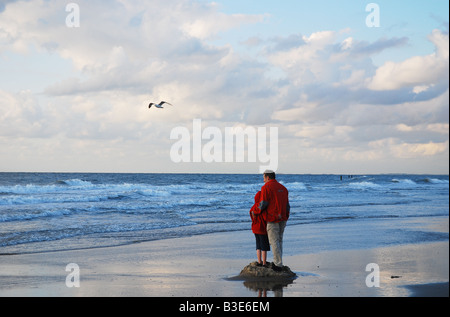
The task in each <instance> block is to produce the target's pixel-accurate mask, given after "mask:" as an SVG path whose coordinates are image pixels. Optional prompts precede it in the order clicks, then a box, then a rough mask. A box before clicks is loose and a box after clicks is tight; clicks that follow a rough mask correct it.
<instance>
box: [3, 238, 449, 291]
mask: <svg viewBox="0 0 450 317" xmlns="http://www.w3.org/2000/svg"><path fill="white" fill-rule="evenodd" d="M287 238H289V236H287ZM253 239H254V238H253V236H252V234H251V231H235V232H223V233H212V234H205V235H201V236H190V237H185V238H173V239H166V240H156V241H148V242H141V243H136V244H131V245H125V246H117V247H108V248H94V249H83V250H72V251H57V252H51V253H36V254H20V255H3V256H0V267H1V268H2V270H1V273H0V296H2V297H16V296H21V297H79V296H81V297H84V296H93V297H97V296H106V297H110V296H111V297H113V296H114V297H115V296H124V297H128V296H133V297H257V296H264V295H267V296H268V297H281V296H284V297H311V296H313V297H316V296H319V297H341V296H345V297H384V296H394V297H409V296H428V295H429V296H448V281H449V277H448V275H449V273H448V272H449V242H448V241H441V242H431V243H418V244H406V245H395V246H387V247H376V248H368V249H356V250H333V251H321V252H318V253H312V254H288V255H285V256H284V258H283V262H284V265H287V266H289V267H290V268H291V270H292V271H294V272H295V273H296V274H297V275H298V277H297V279H295V280H293V281H292V283H288V284H286V285H279V284H276V283H275V284H264V283H259V282H255V283H251V282H248V281H247V282H245V281H244V282H243V281H233V280H230V278H231V277H233V276H236V275H238V274H239V273H240V271H241V270H242V268H243V267H244V266H246V265H247V264H249V263H250V262H253V261H254V260H255V257H256V255H255V250H254V241H253ZM286 247H289V243H286ZM286 251H287V250H286ZM271 257H272V254H271V252H270V253H269V255H268V260H269V261H271ZM71 263H75V264H77V265H78V267H79V277H80V287H68V286H67V285H66V281H67V279H69V282H70V281H71V280H70V275H71V274H72V273H73V271H71V270H70V269H67V271H66V267H67V265H68V264H71ZM369 263H375V264H377V265H378V266H379V281H380V285H379V287H368V286H367V285H366V278H367V277H368V275H369V274H371V273H372V272H370V271H366V266H367V264H369ZM393 277H395V278H393ZM69 284H70V283H69ZM445 294H447V295H445Z"/></svg>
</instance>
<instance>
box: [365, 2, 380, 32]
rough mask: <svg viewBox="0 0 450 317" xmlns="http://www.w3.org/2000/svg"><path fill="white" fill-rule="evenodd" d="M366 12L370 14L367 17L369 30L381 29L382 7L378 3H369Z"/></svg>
mask: <svg viewBox="0 0 450 317" xmlns="http://www.w3.org/2000/svg"><path fill="white" fill-rule="evenodd" d="M366 12H370V14H369V15H368V16H367V17H366V26H367V27H368V28H373V27H375V28H379V27H380V6H379V5H378V4H377V3H369V4H368V5H367V6H366Z"/></svg>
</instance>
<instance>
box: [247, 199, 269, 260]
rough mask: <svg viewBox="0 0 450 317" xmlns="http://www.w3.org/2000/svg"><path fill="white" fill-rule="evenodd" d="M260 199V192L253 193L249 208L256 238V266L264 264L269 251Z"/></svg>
mask: <svg viewBox="0 0 450 317" xmlns="http://www.w3.org/2000/svg"><path fill="white" fill-rule="evenodd" d="M260 199H261V192H260V191H259V192H257V193H256V195H255V204H254V205H253V206H252V208H251V209H250V217H251V218H252V232H253V233H254V234H255V239H256V257H257V258H258V264H257V265H258V266H266V265H267V263H266V261H267V251H270V244H269V238H268V236H267V230H266V225H267V223H266V221H265V220H264V217H263V215H262V214H261V210H260V209H259V202H260Z"/></svg>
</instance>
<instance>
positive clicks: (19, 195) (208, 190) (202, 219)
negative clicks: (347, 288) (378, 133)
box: [0, 173, 449, 255]
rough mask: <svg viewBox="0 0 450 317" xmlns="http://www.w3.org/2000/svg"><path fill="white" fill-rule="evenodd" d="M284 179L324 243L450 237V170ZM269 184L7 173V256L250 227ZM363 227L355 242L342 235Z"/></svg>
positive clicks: (299, 223)
mask: <svg viewBox="0 0 450 317" xmlns="http://www.w3.org/2000/svg"><path fill="white" fill-rule="evenodd" d="M277 180H278V181H280V182H281V183H282V184H284V185H285V186H286V187H287V189H288V190H289V199H290V204H291V216H290V219H289V221H288V227H287V229H286V230H287V231H289V230H298V231H299V232H305V233H308V234H309V236H308V237H307V236H306V235H305V239H310V242H312V241H314V243H309V245H310V246H314V248H316V249H317V248H322V249H324V250H325V249H343V248H344V249H345V248H365V247H368V245H367V244H368V241H369V240H368V239H367V235H368V236H370V244H371V245H370V246H375V247H376V246H387V245H395V244H406V243H421V242H424V243H425V242H433V241H448V239H449V236H448V216H449V177H448V175H342V176H341V175H281V174H280V175H277ZM262 185H263V179H262V175H243V174H238V175H231V174H226V175H222V174H96V173H88V174H83V173H0V254H3V255H6V254H24V253H38V252H49V251H56V250H74V249H84V248H98V247H109V246H117V245H126V244H132V243H138V242H143V241H152V240H161V239H168V238H176V237H186V236H194V235H202V234H206V233H214V232H232V231H240V230H249V231H250V230H251V229H250V217H249V210H250V208H251V206H252V205H253V203H254V196H255V194H256V192H257V191H258V190H260V188H261V186H262ZM380 223H382V224H383V225H382V226H379V224H380ZM442 224H444V225H443V226H444V227H445V226H446V229H445V228H444V230H442V228H441V229H440V228H439V226H441V227H442ZM445 224H446V225H445ZM355 226H357V227H358V228H360V230H359V233H358V234H357V236H356V238H355V237H354V236H351V237H350V236H349V238H348V239H347V240H348V241H350V242H349V245H347V244H346V243H343V242H342V241H346V240H345V239H344V240H342V239H334V238H333V237H343V236H345V235H346V232H349V230H350V229H351V230H353V229H352V228H355ZM290 228H292V229H290ZM294 228H295V229H294ZM317 228H322V230H323V228H327V232H326V233H325V232H320V230H319V229H317ZM370 230H373V231H372V232H371V231H370ZM353 232H354V231H353ZM322 233H323V234H322ZM358 235H361V237H360V238H359V237H358ZM363 236H366V237H363ZM305 245H308V241H305ZM308 251H312V250H311V249H307V248H305V250H304V252H308ZM316 251H317V250H316Z"/></svg>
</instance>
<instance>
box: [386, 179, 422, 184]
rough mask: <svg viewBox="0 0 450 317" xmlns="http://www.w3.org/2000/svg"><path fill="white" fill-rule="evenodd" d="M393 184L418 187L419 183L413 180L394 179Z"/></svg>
mask: <svg viewBox="0 0 450 317" xmlns="http://www.w3.org/2000/svg"><path fill="white" fill-rule="evenodd" d="M392 182H393V183H397V184H403V185H417V183H416V182H415V181H413V180H411V179H397V178H393V179H392Z"/></svg>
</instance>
